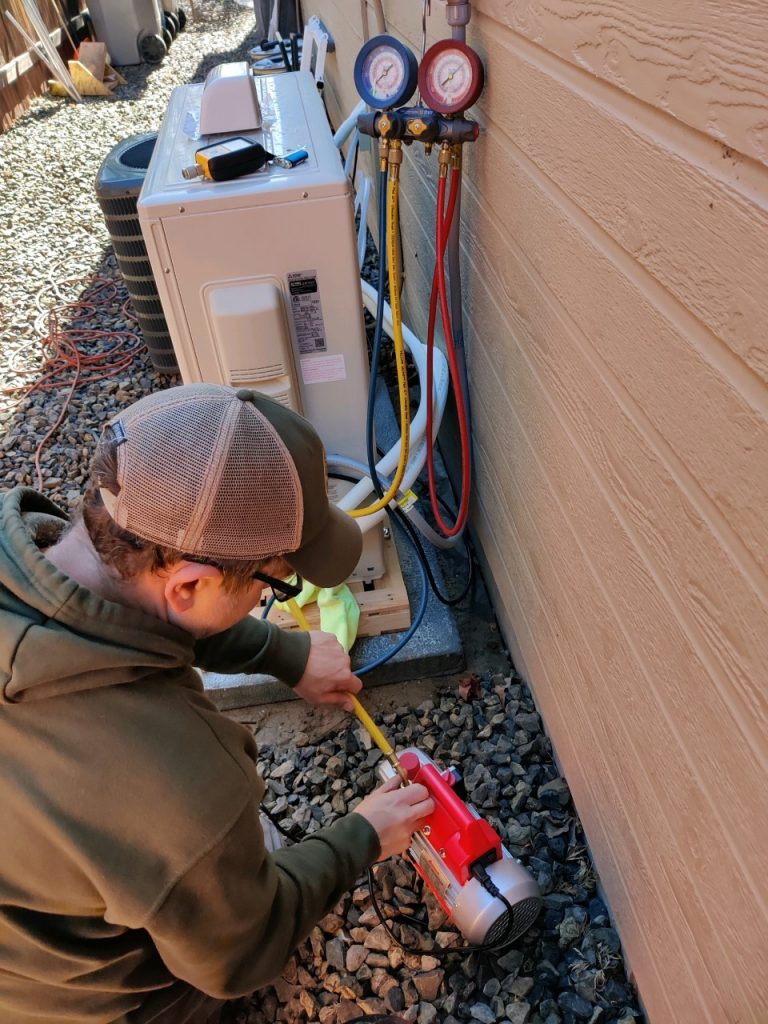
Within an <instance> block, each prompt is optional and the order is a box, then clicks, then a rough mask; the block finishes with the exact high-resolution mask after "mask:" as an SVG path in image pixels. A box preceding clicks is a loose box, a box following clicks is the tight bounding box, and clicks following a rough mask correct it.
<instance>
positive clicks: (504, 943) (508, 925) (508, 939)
mask: <svg viewBox="0 0 768 1024" xmlns="http://www.w3.org/2000/svg"><path fill="white" fill-rule="evenodd" d="M472 874H473V875H474V877H475V878H476V879H477V880H478V882H479V883H480V884H481V885H482V887H483V888H484V889H485V890H486V892H488V893H490V895H491V896H494V897H495V898H496V899H497V900H499V901H500V902H501V903H502V904H503V905H504V907H505V912H506V922H505V925H504V932H503V934H502V937H501V938H499V939H498V940H496V941H495V942H485V943H480V944H475V945H470V944H467V945H464V946H456V947H453V948H448V949H433V950H423V949H416V948H414V947H413V946H406V945H405V943H403V942H401V941H400V939H399V938H398V937H397V935H395V932H394V930H393V928H392V924H391V922H392V921H401V922H402V923H403V924H407V925H408V926H409V927H410V928H413V927H414V920H413V919H412V918H410V917H405V915H403V914H396V915H395V917H394V918H387V917H385V916H384V914H383V913H382V910H381V907H380V906H379V901H378V899H377V898H376V892H375V889H374V884H375V882H374V877H373V869H372V868H368V891H369V893H370V895H371V903H372V905H373V909H374V910H375V911H376V915H377V917H378V919H379V922H380V923H381V924H382V925H383V926H384V930H385V931H386V933H387V935H388V936H389V937H390V939H391V940H392V941H393V942H394V943H395V945H396V946H399V947H400V949H402V950H403V952H404V953H414V954H416V955H417V956H421V955H423V954H424V953H425V952H426V953H427V954H428V955H429V956H433V957H435V959H437V960H446V959H448V958H449V957H451V956H467V955H468V954H470V953H497V952H501V950H503V949H508V948H509V946H511V945H512V943H513V942H514V941H515V939H516V938H517V936H516V935H515V933H514V927H513V925H514V910H513V908H512V904H511V903H510V902H509V900H508V899H507V898H506V896H504V894H503V893H502V892H501V891H500V889H499V888H498V886H497V885H496V884H495V882H494V881H493V879H492V878H491V876H490V875H489V874H488V872H487V870H486V869H485V867H484V865H482V864H481V863H479V862H478V863H477V864H475V865H474V866H473V868H472Z"/></svg>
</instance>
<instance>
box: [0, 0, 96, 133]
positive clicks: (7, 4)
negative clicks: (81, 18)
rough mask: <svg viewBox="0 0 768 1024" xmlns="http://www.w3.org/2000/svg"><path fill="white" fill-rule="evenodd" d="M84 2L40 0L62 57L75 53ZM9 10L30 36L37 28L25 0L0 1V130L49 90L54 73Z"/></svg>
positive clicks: (65, 57)
mask: <svg viewBox="0 0 768 1024" xmlns="http://www.w3.org/2000/svg"><path fill="white" fill-rule="evenodd" d="M83 6H84V4H83V3H82V2H81V0H37V8H38V10H39V12H40V15H41V17H42V19H43V21H44V22H45V24H46V26H47V27H48V29H49V30H50V33H51V39H52V41H53V42H54V44H55V45H56V46H58V47H59V51H60V53H61V55H62V57H63V58H64V59H65V60H66V59H67V57H71V56H72V49H73V45H72V43H73V40H74V41H76V39H75V35H74V29H73V25H72V23H73V21H74V20H75V19H77V17H78V15H79V13H80V10H81V8H82V7H83ZM6 11H8V12H9V13H10V14H11V15H12V16H13V17H14V18H15V19H16V21H18V22H19V24H20V25H21V26H22V27H23V28H24V30H25V32H26V33H27V35H29V37H30V38H31V39H35V40H36V39H37V36H36V34H35V30H34V28H33V27H32V25H31V24H30V21H29V19H28V18H27V15H26V13H25V11H24V4H23V3H22V0H0V131H3V132H4V131H7V130H8V128H10V126H11V125H12V124H13V122H14V121H15V120H16V118H17V117H18V116H19V115H20V114H21V113H23V112H24V110H26V109H27V107H28V106H29V104H30V103H31V101H32V99H34V97H35V96H39V95H40V94H41V93H43V92H45V91H46V89H47V82H48V79H49V78H51V74H50V72H49V71H48V69H47V68H46V66H45V64H44V63H43V62H42V61H41V60H40V59H39V57H38V56H37V54H36V53H35V52H34V50H33V49H32V48H31V47H30V46H29V44H28V43H27V41H26V40H25V39H24V36H23V35H22V34H21V33H20V32H19V31H18V30H17V29H16V28H15V27H14V25H13V24H11V22H10V21H9V20H8V18H7V17H6V16H5V14H6Z"/></svg>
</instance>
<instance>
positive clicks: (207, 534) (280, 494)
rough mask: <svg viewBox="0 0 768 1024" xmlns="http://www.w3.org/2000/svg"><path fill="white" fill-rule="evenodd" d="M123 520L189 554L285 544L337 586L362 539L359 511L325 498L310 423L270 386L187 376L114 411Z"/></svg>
mask: <svg viewBox="0 0 768 1024" xmlns="http://www.w3.org/2000/svg"><path fill="white" fill-rule="evenodd" d="M110 427H111V428H112V435H113V437H114V439H115V440H116V442H117V451H116V454H117V483H118V486H119V490H118V493H117V494H116V495H115V494H112V493H111V492H109V491H107V490H105V489H102V490H101V495H102V498H103V499H104V503H105V505H106V507H107V510H108V512H109V514H110V515H111V517H112V519H113V520H114V521H115V522H116V523H117V524H118V526H121V527H122V528H123V529H125V530H128V531H129V532H130V533H133V534H135V535H136V536H137V537H141V538H143V539H144V540H148V541H152V542H154V543H156V544H163V545H165V546H167V547H171V548H175V549H176V550H178V551H182V552H184V553H185V554H189V555H191V556H195V555H197V556H198V557H201V558H205V559H210V560H213V561H215V560H216V559H222V560H225V559H226V560H230V559H235V560H237V559H242V560H243V561H258V560H260V559H265V558H269V557H271V556H273V555H283V556H285V558H286V561H287V562H288V563H289V564H290V565H291V566H292V568H294V569H295V570H296V572H298V573H300V574H301V575H302V576H303V577H305V578H306V579H308V580H309V581H310V582H312V583H314V584H316V585H317V586H320V587H330V586H336V585H337V584H338V583H341V582H343V581H344V580H345V579H346V578H347V577H348V576H349V574H350V573H351V572H352V570H353V569H354V567H355V565H356V564H357V562H358V560H359V558H360V554H361V551H362V543H363V538H362V533H361V532H360V529H359V527H358V525H357V523H356V522H355V521H354V520H353V519H352V518H351V517H350V516H348V515H347V514H346V513H344V512H341V511H340V510H339V509H337V508H336V506H335V505H333V504H331V503H330V502H329V500H328V482H327V476H326V468H325V452H324V450H323V445H322V442H321V440H320V438H319V437H318V435H317V433H316V431H315V430H314V428H313V427H312V425H311V424H310V423H309V422H308V421H307V420H305V419H304V418H303V417H302V416H299V415H298V414H297V413H295V412H293V411H292V410H290V409H286V408H285V407H284V406H282V405H280V404H279V403H278V402H275V401H273V400H272V399H270V398H268V397H267V396H266V395H262V394H260V393H259V392H257V391H251V390H247V389H240V390H235V389H234V388H229V387H225V386H224V385H221V384H186V385H183V386H181V387H175V388H169V389H167V390H165V391H159V392H156V393H155V394H152V395H148V396H147V397H145V398H142V399H140V400H139V401H138V402H136V403H135V404H134V405H131V406H129V408H128V409H126V410H125V411H124V412H122V413H121V414H120V415H119V416H118V417H116V418H115V419H113V420H112V421H111V423H110Z"/></svg>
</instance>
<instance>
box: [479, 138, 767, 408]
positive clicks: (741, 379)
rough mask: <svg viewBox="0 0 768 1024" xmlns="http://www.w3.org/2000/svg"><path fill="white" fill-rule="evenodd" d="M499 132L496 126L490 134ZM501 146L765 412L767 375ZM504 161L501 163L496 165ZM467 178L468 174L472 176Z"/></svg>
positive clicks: (518, 154)
mask: <svg viewBox="0 0 768 1024" xmlns="http://www.w3.org/2000/svg"><path fill="white" fill-rule="evenodd" d="M497 134H503V133H502V130H501V129H500V128H499V130H498V133H497V132H494V136H496V135H497ZM504 141H505V146H504V151H505V155H506V156H507V157H508V159H509V160H514V162H516V163H518V164H519V165H520V166H521V168H522V169H523V170H524V171H525V173H526V174H527V176H528V177H529V178H530V179H531V180H532V181H534V182H535V184H536V185H537V187H538V189H539V190H540V191H541V192H544V193H545V194H546V195H548V196H549V198H550V199H551V201H552V203H553V204H554V205H557V206H558V207H559V208H560V209H561V210H562V212H563V215H564V216H565V217H567V219H568V220H569V221H570V222H571V224H572V225H573V227H574V228H576V229H578V231H579V233H580V234H581V236H582V238H583V239H584V240H585V241H587V242H588V243H589V244H590V245H591V246H592V248H593V249H595V250H598V251H599V252H600V253H601V254H602V255H603V256H604V257H605V258H606V259H608V260H610V262H611V263H613V265H614V266H615V267H616V268H617V269H618V270H620V271H621V272H622V274H623V275H624V277H626V278H627V280H628V281H629V282H631V283H632V284H633V285H634V287H635V289H636V290H637V291H638V293H640V294H642V296H643V297H644V299H645V300H646V301H647V302H650V303H653V305H654V307H655V309H656V310H657V311H658V312H659V313H660V314H661V315H662V316H663V317H664V318H665V319H666V320H667V321H668V322H669V323H670V325H671V326H672V327H674V328H675V331H676V333H677V334H678V335H679V336H680V337H681V339H682V340H683V342H684V343H686V344H688V345H690V346H691V347H692V348H694V349H695V350H696V352H697V354H698V355H699V356H700V357H701V359H702V360H703V361H705V362H707V363H708V364H709V365H710V366H711V367H712V369H713V370H715V371H716V373H717V374H718V376H720V377H723V378H724V379H725V380H727V381H729V382H730V383H731V384H732V386H733V387H734V388H735V389H736V390H738V391H739V393H740V394H741V395H742V397H743V398H744V400H745V401H747V402H748V403H749V404H750V405H751V406H752V408H753V409H754V410H755V411H756V412H758V413H760V414H761V415H765V412H766V389H765V381H764V380H763V379H762V378H761V377H760V376H759V374H758V373H757V372H756V371H755V369H754V368H753V367H752V366H750V365H749V364H748V363H746V362H745V361H744V360H743V359H742V358H741V357H740V356H739V355H737V354H736V353H734V352H733V350H732V349H731V348H729V347H728V346H727V345H726V344H725V343H724V342H723V341H722V339H721V338H719V337H718V336H717V335H716V334H715V333H714V332H713V331H712V330H710V329H709V328H708V327H707V326H706V325H704V324H702V323H701V321H700V320H699V319H698V318H697V317H696V316H695V315H694V314H693V313H692V312H691V311H690V310H689V309H688V308H687V307H686V306H684V305H683V303H682V302H680V300H679V299H677V298H676V297H675V296H674V295H673V294H672V293H671V292H670V291H669V289H668V288H666V287H665V286H664V285H662V284H660V283H659V281H657V280H656V278H655V277H653V275H652V274H650V273H649V272H648V271H647V270H646V269H645V268H644V267H643V266H641V265H640V264H639V263H638V262H637V260H636V259H634V257H632V256H630V255H629V254H628V253H627V252H626V250H625V249H623V248H622V246H621V245H619V244H618V242H616V241H614V239H613V238H612V237H611V236H610V235H609V234H608V233H607V232H606V231H605V229H604V228H603V227H601V225H600V224H598V223H597V221H595V220H593V219H592V217H590V216H589V214H587V213H585V212H584V211H583V210H582V209H581V207H579V206H578V205H577V204H576V203H575V202H574V201H573V200H572V199H571V198H570V197H569V196H568V195H567V193H565V192H564V191H563V190H562V189H561V188H560V186H559V185H557V183H556V182H554V181H552V179H551V178H549V177H548V176H547V175H546V174H545V172H544V171H543V170H542V169H541V168H540V167H539V166H538V164H536V163H534V162H533V161H532V160H531V159H530V157H528V156H527V154H526V153H524V152H523V151H522V150H521V149H520V148H519V147H518V146H517V145H516V144H515V141H514V139H511V138H509V137H508V136H506V135H504ZM485 144H486V149H488V148H490V147H497V146H498V139H497V138H496V137H493V138H492V137H491V136H490V135H488V136H486V138H485ZM498 166H503V164H501V165H498ZM470 180H471V179H470Z"/></svg>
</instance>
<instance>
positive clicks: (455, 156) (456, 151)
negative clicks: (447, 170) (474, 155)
mask: <svg viewBox="0 0 768 1024" xmlns="http://www.w3.org/2000/svg"><path fill="white" fill-rule="evenodd" d="M461 156H462V151H461V143H460V142H454V144H453V145H452V146H451V168H452V169H453V170H454V171H458V170H460V168H461Z"/></svg>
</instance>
